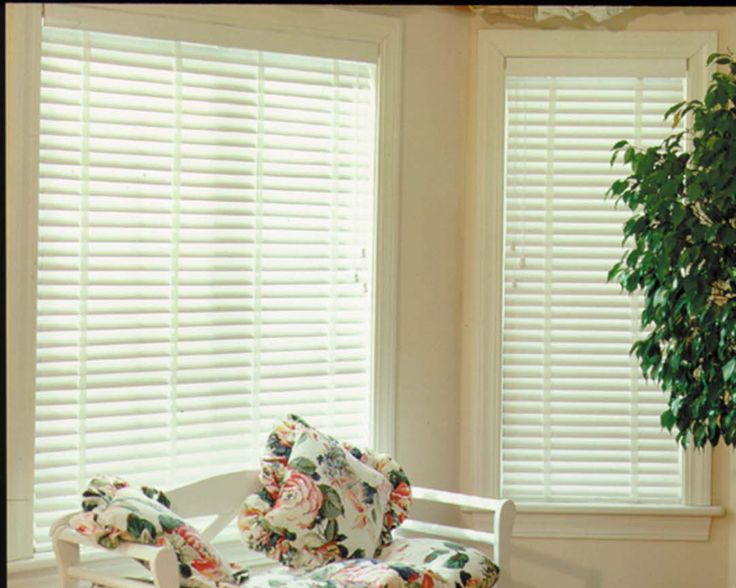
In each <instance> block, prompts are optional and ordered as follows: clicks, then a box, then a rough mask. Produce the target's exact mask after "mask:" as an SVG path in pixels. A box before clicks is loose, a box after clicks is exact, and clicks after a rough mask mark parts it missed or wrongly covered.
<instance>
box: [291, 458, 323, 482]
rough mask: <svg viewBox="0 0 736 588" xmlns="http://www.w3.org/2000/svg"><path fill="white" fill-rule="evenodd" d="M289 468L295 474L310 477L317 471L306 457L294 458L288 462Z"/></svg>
mask: <svg viewBox="0 0 736 588" xmlns="http://www.w3.org/2000/svg"><path fill="white" fill-rule="evenodd" d="M289 467H291V468H293V469H295V470H296V471H297V472H299V473H301V474H304V475H305V476H309V477H311V476H312V475H314V473H315V472H316V471H317V465H316V464H315V463H314V462H313V461H311V460H309V459H307V458H306V457H301V456H300V457H295V458H294V459H292V460H290V461H289Z"/></svg>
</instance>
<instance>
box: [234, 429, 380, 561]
mask: <svg viewBox="0 0 736 588" xmlns="http://www.w3.org/2000/svg"><path fill="white" fill-rule="evenodd" d="M285 426H286V427H287V428H288V429H289V430H290V431H291V432H292V433H293V435H291V437H290V439H289V446H288V448H287V447H285V446H284V445H281V444H280V443H274V439H273V437H274V435H272V439H270V440H269V453H268V454H267V455H266V457H264V459H263V462H262V469H261V472H260V480H261V483H262V484H263V486H264V488H263V490H262V491H261V492H259V493H257V494H253V495H251V496H249V497H248V498H246V500H245V501H244V503H243V507H242V509H241V512H240V515H239V517H238V526H239V528H240V530H241V533H242V536H243V538H244V540H245V541H246V542H247V544H248V546H249V547H251V548H252V549H255V550H257V551H262V552H265V553H266V555H268V556H269V557H272V558H273V559H276V560H278V561H280V562H281V563H283V564H285V565H287V566H290V567H294V568H306V569H314V568H316V567H318V566H320V565H323V564H325V563H329V562H332V561H336V560H341V559H346V558H360V557H366V556H367V557H373V556H374V555H375V554H376V553H377V552H378V551H379V550H380V548H381V538H382V530H383V520H384V514H385V512H386V509H387V505H388V502H389V498H390V496H391V491H392V486H391V483H390V482H389V481H388V479H387V478H386V477H385V476H384V475H383V474H381V473H380V472H378V471H376V470H375V469H373V468H371V467H370V466H368V465H366V464H365V463H362V462H361V461H360V460H359V459H358V458H356V457H355V456H354V455H353V454H351V453H350V452H349V451H348V450H347V449H345V448H344V447H343V446H342V444H340V443H339V442H338V441H336V440H335V439H333V438H332V437H330V436H328V435H324V434H323V433H320V432H319V431H317V430H316V429H313V428H311V427H309V426H308V425H306V423H304V422H303V421H295V420H293V419H292V420H290V422H288V423H286V425H285ZM278 433H279V428H277V431H276V432H275V435H278ZM292 439H293V441H292ZM286 449H288V451H286Z"/></svg>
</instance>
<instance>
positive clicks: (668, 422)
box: [659, 409, 675, 431]
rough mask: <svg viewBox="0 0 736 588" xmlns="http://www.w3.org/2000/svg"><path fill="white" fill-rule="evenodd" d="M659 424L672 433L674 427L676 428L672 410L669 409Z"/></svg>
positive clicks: (660, 418) (662, 415) (663, 414)
mask: <svg viewBox="0 0 736 588" xmlns="http://www.w3.org/2000/svg"><path fill="white" fill-rule="evenodd" d="M659 422H660V423H661V424H662V426H663V427H664V428H665V429H667V430H668V431H671V430H672V427H674V426H675V415H674V414H672V411H671V410H670V409H667V410H665V411H664V412H663V413H662V414H661V416H660V417H659Z"/></svg>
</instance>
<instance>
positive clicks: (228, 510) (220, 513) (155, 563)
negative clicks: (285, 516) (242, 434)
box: [50, 470, 515, 588]
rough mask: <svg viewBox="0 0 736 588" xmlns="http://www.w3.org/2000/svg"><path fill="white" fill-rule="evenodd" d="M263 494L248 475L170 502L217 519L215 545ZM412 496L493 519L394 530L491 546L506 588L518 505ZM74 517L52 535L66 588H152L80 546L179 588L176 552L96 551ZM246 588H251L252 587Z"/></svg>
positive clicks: (174, 494) (192, 488)
mask: <svg viewBox="0 0 736 588" xmlns="http://www.w3.org/2000/svg"><path fill="white" fill-rule="evenodd" d="M260 489H261V485H260V483H259V482H258V472H257V471H255V470H245V471H239V472H233V473H230V474H222V475H219V476H213V477H211V478H205V479H203V480H200V481H198V482H194V483H192V484H187V485H185V486H181V487H179V488H176V489H174V490H171V491H169V492H167V493H166V494H167V496H168V497H169V499H170V500H171V509H172V510H173V511H174V512H175V513H177V514H178V515H179V516H180V517H182V518H184V519H193V518H196V517H205V516H209V517H212V516H215V519H214V520H213V521H212V522H211V523H210V524H209V525H208V526H207V528H206V529H205V530H204V531H203V532H202V535H203V536H204V538H205V539H207V540H209V541H211V540H212V539H214V538H215V537H216V536H217V535H218V534H219V533H220V532H221V531H222V530H223V529H224V528H225V527H227V526H228V525H229V524H230V522H231V521H232V520H233V519H235V517H236V516H237V514H238V511H239V510H240V505H241V504H242V502H243V500H244V499H245V497H246V496H248V495H249V494H252V493H254V492H257V491H258V490H260ZM412 495H413V497H414V500H416V501H420V502H428V503H435V504H446V505H453V506H457V507H465V508H472V509H473V510H474V511H487V512H491V513H493V519H492V520H493V526H492V528H490V529H487V530H483V531H479V530H474V529H465V528H462V527H455V526H449V525H440V524H436V523H429V522H423V521H418V520H415V519H413V518H410V519H407V520H406V521H404V523H403V524H402V525H401V526H400V527H399V528H398V529H396V530H394V533H395V534H396V535H397V536H399V535H401V536H411V535H429V536H434V537H442V538H447V539H453V540H455V541H461V542H462V541H468V542H473V543H480V544H483V545H487V546H490V547H491V548H492V553H489V554H488V555H489V556H490V557H491V559H492V560H493V561H494V562H496V564H497V565H498V566H499V568H500V569H501V570H502V578H501V580H499V583H498V584H497V585H496V586H497V587H499V588H502V587H503V585H504V584H505V583H506V582H505V581H504V580H503V571H504V570H506V568H507V563H508V556H509V549H510V547H511V530H512V527H513V523H514V515H515V509H514V504H513V503H512V502H511V501H510V500H494V499H491V498H481V497H478V496H470V495H466V494H458V493H455V492H444V491H441V490H430V489H427V488H417V487H412ZM72 514H73V513H72ZM72 514H68V515H65V516H63V517H61V518H60V519H58V520H57V521H55V522H54V524H53V525H52V526H51V530H50V534H51V537H52V539H53V545H54V552H55V554H56V562H57V565H58V568H59V575H60V578H61V588H78V586H79V581H80V580H84V581H90V582H94V583H96V584H100V585H102V586H109V587H110V588H151V585H150V584H148V583H146V582H142V581H139V580H133V579H129V578H122V577H119V576H114V575H112V574H106V573H104V572H100V571H97V570H93V569H90V568H87V567H84V565H82V563H81V562H80V555H79V547H80V545H87V546H90V547H93V548H96V549H98V550H103V551H108V552H115V553H116V554H117V555H123V556H126V557H130V558H134V559H139V560H144V561H146V562H149V564H150V569H151V574H152V576H153V582H154V584H155V586H157V588H178V586H179V573H178V565H177V561H176V555H175V554H174V550H173V549H172V548H171V547H169V546H165V547H158V546H152V545H142V544H137V543H124V544H122V545H120V546H118V547H117V548H116V549H114V550H109V549H105V548H103V547H101V546H99V545H97V543H95V541H94V540H93V539H92V538H90V537H87V536H84V535H81V534H80V533H77V532H76V531H75V530H74V529H73V528H72V527H70V526H69V519H70V518H71V516H72ZM243 549H244V550H246V549H247V547H245V545H244V546H243ZM244 588H247V582H246V584H245V586H244Z"/></svg>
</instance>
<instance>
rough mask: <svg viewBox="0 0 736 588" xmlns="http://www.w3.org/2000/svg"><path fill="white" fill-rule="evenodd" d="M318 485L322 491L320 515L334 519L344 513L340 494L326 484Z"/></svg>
mask: <svg viewBox="0 0 736 588" xmlns="http://www.w3.org/2000/svg"><path fill="white" fill-rule="evenodd" d="M318 487H319V489H320V492H322V506H321V508H320V513H321V514H322V516H323V517H324V518H326V519H336V518H337V517H339V516H340V515H342V514H345V508H344V507H343V504H342V500H341V499H340V495H339V494H338V493H337V492H336V491H335V490H334V489H332V488H330V487H329V486H328V485H327V484H320V485H319V486H318Z"/></svg>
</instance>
